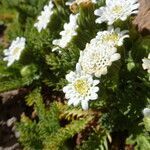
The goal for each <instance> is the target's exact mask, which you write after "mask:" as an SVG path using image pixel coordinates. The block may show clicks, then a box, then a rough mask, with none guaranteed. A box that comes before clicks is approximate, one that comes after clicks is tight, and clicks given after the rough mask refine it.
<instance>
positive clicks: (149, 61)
mask: <svg viewBox="0 0 150 150" xmlns="http://www.w3.org/2000/svg"><path fill="white" fill-rule="evenodd" d="M142 61H143V64H142V66H143V69H144V70H147V71H148V73H150V53H149V54H148V58H144V59H142Z"/></svg>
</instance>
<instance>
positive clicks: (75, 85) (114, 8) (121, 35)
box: [63, 0, 139, 109]
mask: <svg viewBox="0 0 150 150" xmlns="http://www.w3.org/2000/svg"><path fill="white" fill-rule="evenodd" d="M78 2H80V0H79V1H78ZM138 7H139V4H138V3H137V0H133V1H131V0H106V6H105V7H101V8H99V9H97V10H95V12H94V13H95V15H98V16H100V17H99V18H98V19H96V22H97V23H102V22H107V23H108V25H112V24H113V23H114V22H115V21H117V20H118V19H120V20H122V21H124V20H126V19H127V17H128V16H129V15H131V14H135V13H137V9H138ZM127 33H128V31H127V30H123V31H121V30H120V28H115V29H114V28H113V26H109V27H108V29H107V30H106V31H99V32H98V33H97V35H96V37H95V38H93V39H92V40H91V41H90V43H87V44H86V47H85V49H84V50H83V51H81V52H80V57H79V61H78V63H77V66H80V73H79V71H78V70H77V69H76V71H75V72H70V73H69V74H68V75H67V76H66V79H67V81H68V82H69V84H68V85H67V86H65V87H64V88H63V91H64V93H65V96H66V98H67V99H69V101H68V104H69V105H71V104H73V105H74V106H77V105H78V104H79V103H81V105H82V108H83V109H88V101H89V100H95V99H97V97H98V96H97V92H98V91H99V88H98V87H97V86H96V85H97V84H98V81H97V80H96V81H95V80H93V77H94V76H95V77H98V78H100V77H101V76H102V75H105V74H107V72H108V67H109V66H111V65H112V63H113V62H114V61H117V60H119V59H120V57H121V56H120V54H119V53H117V47H118V46H122V45H123V41H124V39H125V38H128V37H129V35H128V34H127ZM89 80H90V81H89ZM95 82H96V83H97V84H95ZM91 89H93V90H91Z"/></svg>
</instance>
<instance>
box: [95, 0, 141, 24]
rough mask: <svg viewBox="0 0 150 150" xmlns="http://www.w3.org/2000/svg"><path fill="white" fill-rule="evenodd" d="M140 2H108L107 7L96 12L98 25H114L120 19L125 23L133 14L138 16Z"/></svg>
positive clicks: (118, 0)
mask: <svg viewBox="0 0 150 150" xmlns="http://www.w3.org/2000/svg"><path fill="white" fill-rule="evenodd" d="M138 7H139V3H138V0H106V6H104V7H101V8H99V9H97V10H95V12H94V13H95V15H97V16H99V18H97V19H96V23H102V22H108V25H112V24H113V23H114V22H115V21H117V20H118V19H120V20H122V21H125V20H126V19H127V17H128V16H130V15H131V14H137V12H138V10H137V9H138Z"/></svg>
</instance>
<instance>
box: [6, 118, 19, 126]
mask: <svg viewBox="0 0 150 150" xmlns="http://www.w3.org/2000/svg"><path fill="white" fill-rule="evenodd" d="M16 121H17V119H16V117H12V118H10V119H8V120H7V126H8V127H11V126H12V125H13V124H14V123H15V122H16Z"/></svg>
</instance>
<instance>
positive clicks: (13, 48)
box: [4, 37, 26, 66]
mask: <svg viewBox="0 0 150 150" xmlns="http://www.w3.org/2000/svg"><path fill="white" fill-rule="evenodd" d="M25 41H26V40H25V38H23V37H21V38H20V37H17V38H16V40H14V41H12V43H11V45H10V47H9V48H8V49H5V50H4V54H5V58H4V60H5V61H8V64H7V66H10V65H12V64H13V63H14V61H15V60H19V58H20V55H21V52H22V51H23V49H24V48H25Z"/></svg>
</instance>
